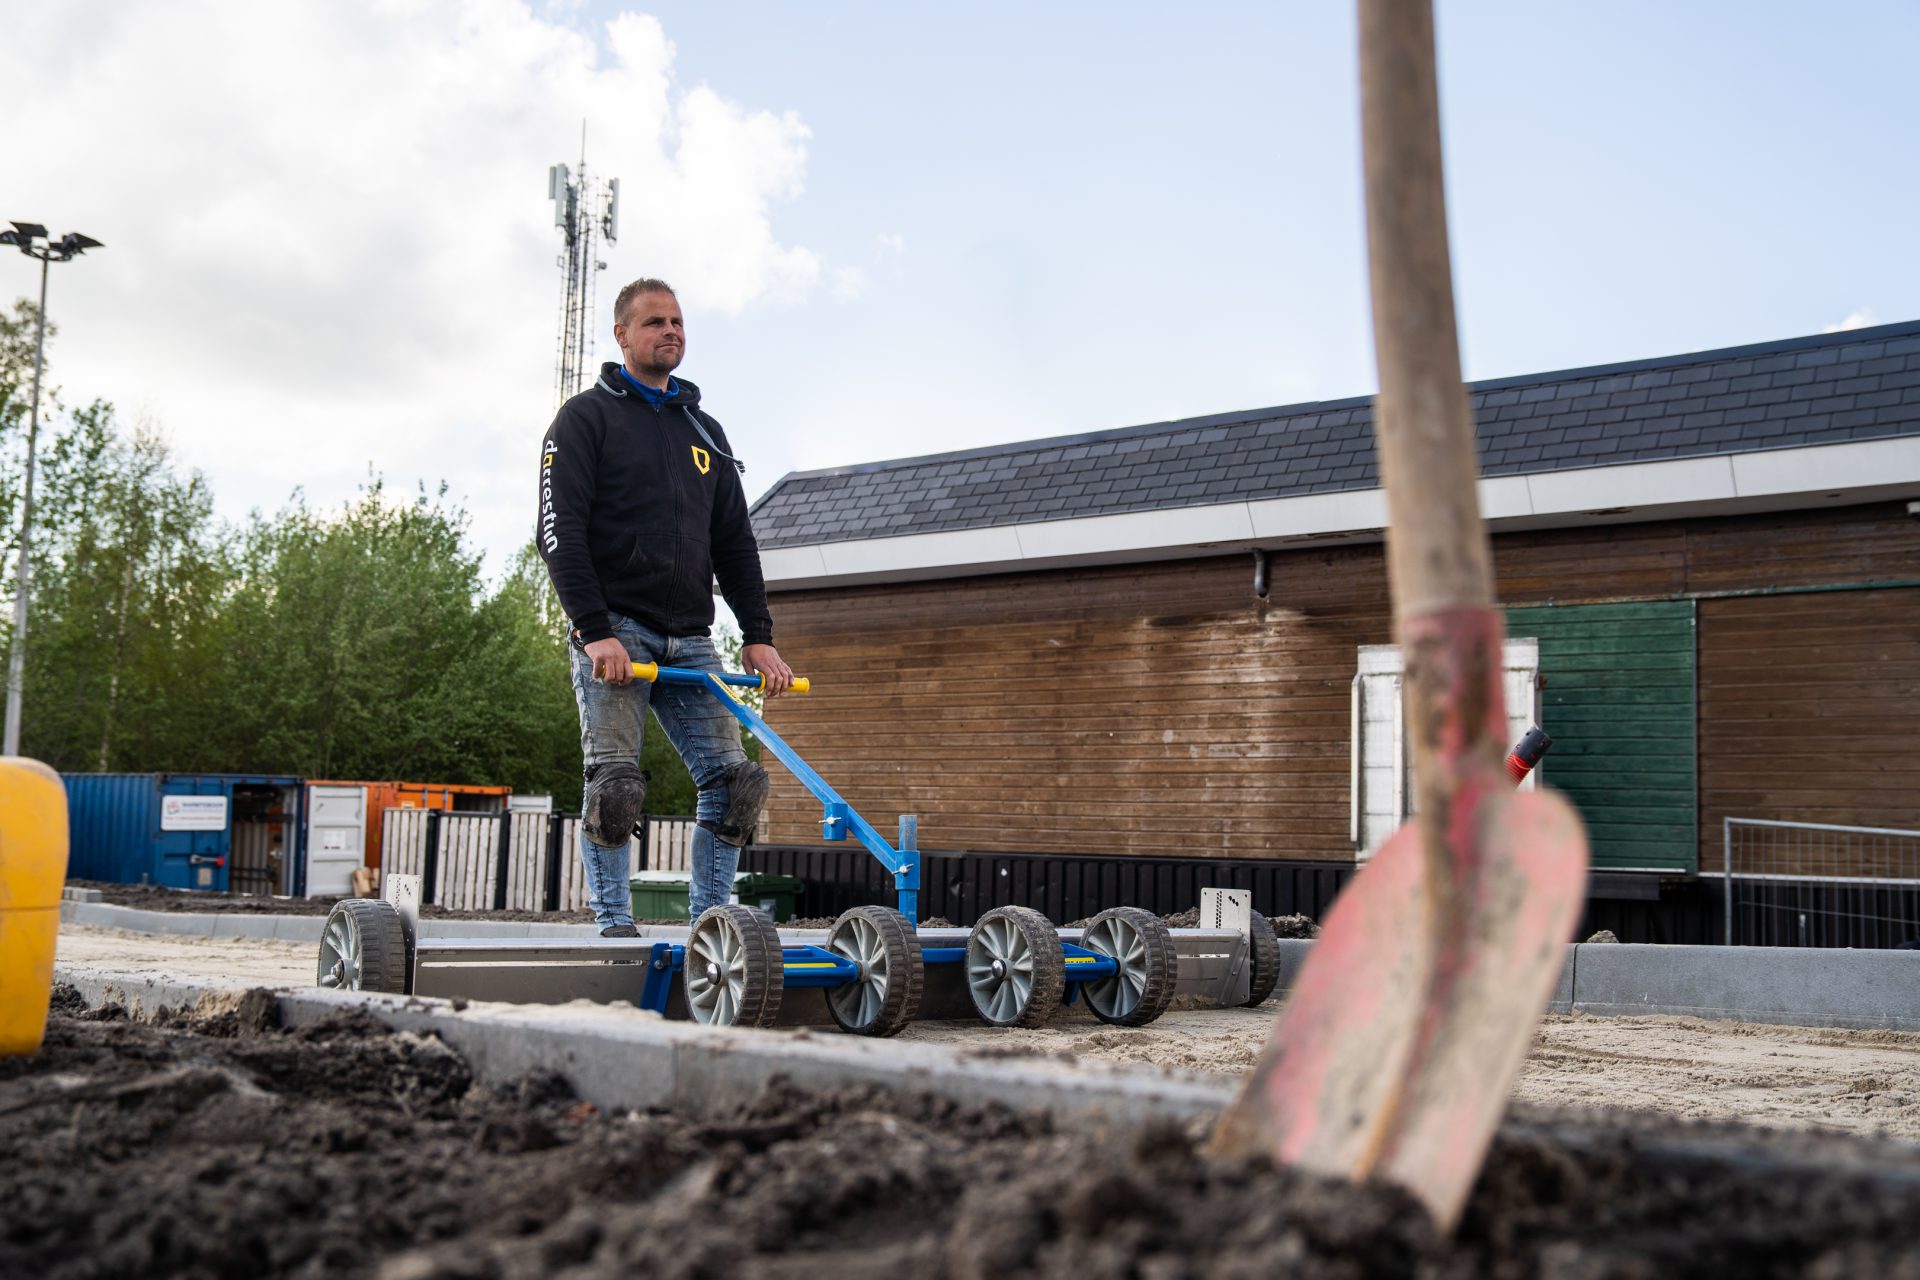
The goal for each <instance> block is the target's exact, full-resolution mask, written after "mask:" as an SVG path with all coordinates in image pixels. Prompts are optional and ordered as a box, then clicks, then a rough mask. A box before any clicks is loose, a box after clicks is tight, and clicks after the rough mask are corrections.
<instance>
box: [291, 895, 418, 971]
mask: <svg viewBox="0 0 1920 1280" xmlns="http://www.w3.org/2000/svg"><path fill="white" fill-rule="evenodd" d="M407 961H408V956H407V927H406V924H405V922H404V921H402V920H401V919H400V912H399V911H398V910H396V909H395V907H394V905H393V904H392V903H391V902H381V901H379V900H378V899H374V898H343V899H341V900H340V901H339V902H336V903H335V904H334V906H333V910H332V911H330V912H328V913H327V923H326V925H325V927H323V928H322V929H321V930H320V970H319V973H318V975H317V977H316V979H315V980H316V981H317V982H318V983H319V984H320V985H321V986H323V987H329V988H331V989H333V990H336V991H390V992H393V993H394V994H396V995H405V994H406V992H407V987H408V986H409V985H410V982H409V979H410V978H411V977H412V975H411V974H410V973H409V972H408V970H409V969H410V967H411V966H410V965H409V964H408V963H407Z"/></svg>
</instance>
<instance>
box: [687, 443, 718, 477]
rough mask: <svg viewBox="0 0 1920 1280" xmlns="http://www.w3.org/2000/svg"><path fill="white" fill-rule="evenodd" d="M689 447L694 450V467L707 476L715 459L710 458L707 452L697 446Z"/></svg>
mask: <svg viewBox="0 0 1920 1280" xmlns="http://www.w3.org/2000/svg"><path fill="white" fill-rule="evenodd" d="M688 447H689V448H691V449H692V450H693V465H694V466H696V467H698V468H700V474H701V475H705V474H707V468H708V467H710V466H712V465H713V459H712V458H710V457H708V456H707V451H706V450H705V449H702V448H701V447H700V446H699V445H697V444H696V445H690V446H688Z"/></svg>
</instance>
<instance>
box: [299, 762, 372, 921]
mask: <svg viewBox="0 0 1920 1280" xmlns="http://www.w3.org/2000/svg"><path fill="white" fill-rule="evenodd" d="M310 795H311V797H312V804H313V808H312V812H311V814H310V815H309V816H308V818H307V896H308V897H309V898H319V897H345V896H347V895H349V894H351V893H352V892H353V873H354V870H355V868H357V867H359V866H360V865H361V861H360V859H361V856H362V854H363V853H364V851H365V849H366V845H367V789H366V788H365V787H322V786H315V787H313V788H312V789H311V792H310Z"/></svg>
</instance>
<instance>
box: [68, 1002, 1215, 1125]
mask: <svg viewBox="0 0 1920 1280" xmlns="http://www.w3.org/2000/svg"><path fill="white" fill-rule="evenodd" d="M55 976H56V978H57V980H58V981H61V982H66V983H69V984H71V985H72V986H73V987H75V988H76V989H77V990H79V992H80V993H81V994H82V995H83V996H85V997H86V999H87V1000H88V1002H89V1003H91V1004H100V1003H102V1002H105V1001H118V1002H120V1003H122V1004H124V1005H126V1006H127V1008H128V1009H129V1010H130V1011H133V1012H134V1013H136V1014H137V1015H138V1016H141V1017H152V1016H153V1015H155V1014H156V1013H158V1012H159V1011H160V1010H162V1009H186V1010H202V1011H206V1010H211V1009H218V1008H229V1007H232V1005H233V1004H234V1003H236V1002H237V1001H238V999H239V997H240V995H241V990H242V989H240V988H234V987H231V986H223V985H220V984H218V983H214V982H197V981H185V980H181V979H177V978H167V977H153V976H149V975H146V974H140V973H119V972H108V971H100V970H81V971H69V970H67V969H65V968H60V967H57V968H56V970H55ZM269 989H270V990H272V989H271V988H269ZM274 997H275V999H276V1000H277V1001H278V1004H279V1009H280V1017H281V1022H282V1024H283V1025H286V1026H290V1027H299V1026H305V1025H308V1024H311V1023H314V1022H318V1021H320V1020H321V1019H323V1018H325V1017H327V1016H328V1015H329V1014H332V1013H336V1012H338V1011H340V1010H342V1009H364V1010H366V1011H367V1012H368V1013H369V1014H371V1015H372V1016H373V1017H374V1018H376V1019H377V1020H379V1021H380V1022H382V1023H384V1024H385V1025H387V1026H389V1027H392V1028H394V1029H395V1030H398V1031H406V1032H412V1033H414V1034H418V1035H435V1036H438V1037H439V1038H440V1039H441V1040H442V1041H443V1042H444V1043H446V1044H447V1045H448V1046H449V1047H450V1048H452V1049H453V1050H454V1051H456V1052H457V1053H459V1054H460V1055H461V1057H462V1058H464V1059H465V1060H466V1062H467V1065H468V1067H469V1068H470V1069H471V1070H472V1071H473V1074H474V1078H475V1079H476V1080H479V1081H481V1082H483V1083H488V1084H498V1083H505V1082H508V1081H511V1080H514V1079H516V1078H518V1077H520V1076H522V1075H524V1074H525V1073H527V1072H529V1071H536V1070H540V1071H557V1072H558V1073H559V1074H561V1075H562V1076H564V1077H565V1078H566V1079H567V1081H568V1082H569V1083H570V1084H571V1085H572V1086H573V1088H574V1090H575V1092H577V1093H578V1094H579V1095H580V1096H581V1097H583V1098H585V1099H587V1100H588V1101H591V1102H593V1103H594V1104H595V1105H596V1106H599V1107H601V1108H602V1109H603V1110H628V1109H634V1110H641V1109H667V1110H672V1111H674V1112H676V1113H680V1114H688V1115H695V1116H699V1115H713V1114H720V1113H724V1112H728V1111H731V1110H733V1109H735V1108H737V1107H739V1106H741V1105H744V1104H746V1103H748V1102H751V1101H752V1100H753V1099H755V1098H757V1097H758V1096H760V1094H761V1093H762V1092H763V1091H764V1090H765V1089H766V1087H767V1086H768V1085H769V1084H771V1083H772V1082H773V1081H774V1080H775V1079H779V1078H784V1079H787V1080H790V1081H792V1082H793V1083H794V1084H795V1085H797V1086H800V1087H802V1088H806V1089H810V1090H830V1089H837V1088H844V1087H846V1086H848V1085H856V1084H874V1085H879V1086H882V1087H886V1088H891V1089H911V1090H917V1091H920V1092H924V1093H929V1094H933V1095H935V1096H938V1097H942V1098H946V1099H949V1100H951V1101H954V1102H959V1103H968V1104H982V1103H997V1104H999V1105H1002V1106H1006V1107H1009V1108H1012V1109H1015V1110H1018V1111H1024V1112H1045V1113H1047V1114H1048V1115H1050V1116H1052V1117H1054V1118H1055V1119H1056V1120H1058V1121H1060V1122H1062V1123H1065V1124H1069V1125H1073V1126H1075V1127H1096V1128H1097V1127H1100V1126H1103V1125H1110V1124H1124V1125H1138V1124H1141V1123H1144V1122H1148V1121H1154V1120H1160V1121H1173V1122H1176V1123H1182V1124H1188V1123H1202V1122H1205V1121H1206V1120H1208V1119H1209V1118H1210V1117H1212V1116H1213V1115H1214V1114H1216V1113H1217V1112H1218V1111H1219V1110H1220V1109H1221V1108H1222V1107H1224V1106H1225V1105H1226V1103H1227V1101H1228V1100H1229V1099H1230V1098H1231V1097H1232V1094H1233V1090H1234V1088H1235V1087H1236V1085H1237V1083H1238V1082H1237V1081H1235V1080H1233V1079H1217V1080H1213V1079H1206V1078H1203V1077H1199V1076H1194V1077H1192V1078H1188V1077H1186V1076H1180V1075H1172V1076H1170V1075H1167V1074H1164V1073H1162V1072H1159V1071H1154V1072H1152V1073H1147V1072H1142V1071H1139V1070H1137V1069H1128V1068H1126V1067H1123V1066H1110V1065H1108V1064H1103V1063H1089V1062H1075V1063H1071V1064H1068V1063H1063V1062H1058V1061H1054V1060H1051V1059H1048V1058H1045V1057H1041V1056H1038V1055H1036V1056H1035V1057H1034V1058H1032V1059H1025V1058H1007V1057H999V1056H994V1057H985V1056H983V1055H981V1053H980V1051H979V1048H977V1047H968V1048H956V1047H953V1046H948V1045H934V1044H914V1043H903V1042H900V1041H872V1040H866V1039H861V1038H859V1037H854V1036H845V1035H839V1034H837V1033H836V1034H833V1035H824V1036H815V1035H812V1034H810V1033H806V1032H785V1033H781V1032H767V1031H748V1030H743V1029H740V1028H716V1027H703V1026H699V1025H696V1024H694V1023H686V1022H668V1021H666V1020H665V1019H662V1018H660V1017H657V1016H656V1015H653V1014H649V1013H642V1012H640V1011H638V1010H633V1011H630V1012H616V1011H613V1010H609V1009H604V1008H599V1009H592V1010H581V1009H579V1008H577V1007H570V1006H566V1005H502V1004H486V1003H473V1004H468V1005H466V1006H465V1007H464V1008H456V1007H455V1004H454V1002H451V1001H446V1000H432V999H421V998H417V997H411V996H383V995H373V994H368V993H364V992H334V991H320V990H304V991H287V990H284V989H279V990H274Z"/></svg>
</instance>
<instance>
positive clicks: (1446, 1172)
mask: <svg viewBox="0 0 1920 1280" xmlns="http://www.w3.org/2000/svg"><path fill="white" fill-rule="evenodd" d="M1474 825H1475V827H1476V828H1477V834H1478V838H1477V840H1476V841H1475V843H1476V845H1477V848H1478V853H1479V856H1477V857H1476V858H1474V859H1473V861H1472V864H1471V865H1470V866H1468V867H1465V868H1463V869H1461V871H1462V879H1461V883H1460V886H1459V890H1460V892H1459V899H1458V900H1459V902H1460V904H1461V905H1460V907H1459V908H1458V910H1456V911H1455V912H1454V913H1453V915H1452V916H1451V917H1450V918H1448V919H1444V920H1440V921H1437V922H1435V921H1430V920H1429V912H1428V909H1427V902H1426V892H1425V865H1424V860H1423V858H1422V851H1421V847H1420V835H1419V830H1418V827H1417V825H1416V824H1409V825H1408V826H1406V827H1404V828H1402V829H1401V830H1400V831H1399V832H1397V833H1396V834H1395V835H1394V837H1393V839H1391V840H1389V841H1388V842H1387V843H1386V844H1385V845H1384V846H1382V848H1381V849H1380V851H1379V852H1378V853H1377V854H1375V855H1374V857H1373V859H1372V861H1371V862H1369V863H1368V865H1367V866H1366V867H1365V868H1363V869H1362V871H1361V872H1360V874H1359V875H1358V876H1356V877H1355V878H1354V880H1353V883H1351V884H1350V885H1348V886H1347V889H1346V891H1345V892H1344V893H1342V894H1341V895H1340V898H1339V900H1338V901H1337V902H1336V903H1335V904H1334V908H1333V911H1332V912H1331V913H1330V914H1329V915H1328V917H1327V920H1326V922H1325V924H1324V926H1323V927H1322V929H1321V933H1320V937H1319V939H1318V940H1317V941H1316V942H1315V943H1314V945H1313V949H1312V951H1311V952H1310V954H1309V957H1308V960H1307V962H1306V964H1305V965H1304V966H1303V967H1302V969H1301V971H1300V976H1299V978H1298V980H1297V981H1296V983H1295V984H1294V988H1293V991H1292V994H1291V995H1290V996H1289V997H1288V1000H1287V1005H1286V1007H1285V1009H1283V1010H1282V1012H1281V1016H1280V1020H1279V1022H1278V1023H1277V1024H1276V1025H1275V1027H1274V1033H1273V1039H1272V1041H1271V1042H1270V1043H1269V1044H1268V1046H1267V1050H1266V1052H1265V1053H1264V1054H1263V1055H1262V1057H1261V1060H1260V1062H1259V1063H1257V1064H1256V1065H1255V1067H1254V1069H1253V1072H1252V1074H1251V1075H1249V1077H1248V1078H1247V1081H1246V1083H1245V1084H1244V1085H1243V1087H1242V1089H1241V1092H1240V1096H1239V1097H1238V1098H1237V1099H1235V1101H1234V1104H1233V1106H1232V1107H1230V1108H1229V1109H1228V1111H1227V1113H1226V1114H1225V1115H1224V1116H1222V1118H1221V1121H1220V1124H1219V1126H1218V1128H1217V1129H1216V1130H1215V1133H1214V1140H1213V1150H1215V1151H1216V1152H1219V1153H1222V1154H1239V1153H1248V1152H1255V1151H1261V1152H1266V1153H1268V1154H1270V1155H1272V1156H1273V1157H1274V1158H1275V1159H1276V1160H1279V1161H1281V1162H1284V1163H1288V1164H1293V1165H1297V1166H1299V1167H1301V1168H1305V1169H1309V1170H1312V1171H1314V1172H1318V1173H1324V1174H1330V1175H1336V1176H1342V1177H1347V1178H1354V1179H1361V1178H1367V1177H1371V1176H1375V1175H1379V1176H1384V1177H1387V1178H1390V1179H1392V1180H1393V1181H1395V1182H1399V1183H1401V1184H1403V1185H1405V1186H1407V1187H1409V1188H1410V1189H1411V1190H1412V1191H1413V1192H1414V1193H1415V1194H1416V1195H1417V1196H1418V1197H1419V1198H1420V1200H1421V1201H1422V1203H1424V1204H1425V1205H1426V1206H1427V1207H1428V1209H1429V1210H1430V1211H1431V1212H1432V1213H1433V1216H1434V1218H1435V1220H1436V1221H1437V1222H1439V1223H1440V1225H1441V1227H1442V1228H1443V1229H1451V1227H1452V1225H1453V1223H1454V1222H1455V1220H1456V1219H1457V1218H1458V1216H1459V1212H1460V1208H1461V1206H1462V1205H1463V1204H1464V1203H1465V1201H1466V1196H1467V1193H1468V1191H1470V1190H1471V1189H1472V1185H1473V1180H1474V1178H1475V1177H1476V1176H1477V1175H1478V1171H1479V1168H1480V1162H1481V1160H1482V1158H1483V1157H1484V1156H1485V1153H1486V1148H1487V1144H1488V1143H1489V1142H1491V1140H1492V1137H1493V1131H1494V1129H1495V1127H1496V1126H1497V1125H1498V1124H1499V1122H1500V1117H1501V1115H1502V1114H1503V1112H1504V1111H1505V1108H1506V1104H1507V1099H1508V1096H1509V1094H1510V1093H1511V1090H1512V1086H1513V1078H1514V1076H1515V1075H1516V1074H1517V1073H1518V1071H1519V1069H1520V1064H1521V1062H1522V1061H1523V1060H1524V1059H1525V1057H1526V1053H1527V1049H1528V1046H1529V1045H1530V1044H1531V1043H1532V1039H1533V1033H1534V1029H1535V1028H1536V1027H1537V1026H1538V1024H1539V1020H1540V1016H1541V1014H1542V1013H1543V1012H1544V1011H1545V1008H1546V1004H1547V1001H1548V998H1549V997H1550V996H1551V995H1552V993H1553V987H1554V983H1555V981H1556V980H1557V978H1558V977H1559V974H1560V970H1561V967H1562V966H1563V964H1564V963H1565V954H1566V943H1567V941H1568V940H1569V938H1570V936H1571V934H1572V931H1573V927H1574V925H1575V923H1576V922H1577V920H1578V918H1579V913H1580V906H1581V903H1582V902H1583V900H1584V898H1585V894H1586V875H1587V853H1586V837H1585V835H1584V833H1583V832H1582V829H1581V826H1580V820H1579V816H1578V815H1577V814H1576V813H1575V812H1574V810H1573V807H1572V806H1571V805H1569V804H1568V803H1567V802H1566V801H1565V800H1564V799H1562V798H1560V797H1559V796H1557V795H1554V794H1552V793H1550V792H1545V791H1539V792H1523V793H1520V794H1517V795H1516V794H1506V795H1495V794H1486V795H1484V796H1483V797H1482V798H1481V803H1480V804H1479V805H1477V806H1476V812H1475V814H1474Z"/></svg>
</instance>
